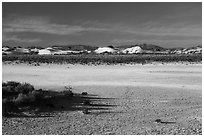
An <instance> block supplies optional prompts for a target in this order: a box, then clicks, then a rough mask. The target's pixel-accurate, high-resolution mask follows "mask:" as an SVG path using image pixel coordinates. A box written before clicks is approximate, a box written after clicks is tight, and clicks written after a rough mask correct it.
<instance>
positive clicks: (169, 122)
mask: <svg viewBox="0 0 204 137" xmlns="http://www.w3.org/2000/svg"><path fill="white" fill-rule="evenodd" d="M2 80H3V81H10V80H12V81H18V82H27V83H30V84H32V85H34V87H35V88H36V89H39V88H42V89H50V90H59V91H60V90H63V89H64V86H71V87H73V92H74V93H81V92H84V91H85V92H88V94H89V95H92V96H93V99H92V104H95V106H98V107H92V108H90V113H89V114H83V113H81V111H79V110H77V109H76V110H70V111H61V112H57V113H55V114H54V115H53V116H52V117H32V118H31V117H29V118H27V117H12V118H3V120H2V134H38V135H39V134H75V135H76V134H81V135H90V134H95V135H110V134H113V135H115V134H116V135H121V134H122V135H127V134H128V135H134V134H151V135H152V134H202V64H201V63H200V64H190V63H168V64H161V63H152V64H146V65H141V64H135V65H98V66H94V65H70V64H64V65H56V64H50V65H47V64H41V65H40V66H32V65H27V64H13V65H12V64H2ZM156 119H161V121H162V122H155V120H156Z"/></svg>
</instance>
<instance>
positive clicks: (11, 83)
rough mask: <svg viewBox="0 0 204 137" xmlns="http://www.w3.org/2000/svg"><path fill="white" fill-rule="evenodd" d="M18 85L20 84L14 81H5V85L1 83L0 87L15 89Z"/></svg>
mask: <svg viewBox="0 0 204 137" xmlns="http://www.w3.org/2000/svg"><path fill="white" fill-rule="evenodd" d="M20 84H21V83H19V82H15V81H7V82H6V83H3V84H2V86H10V87H13V88H16V87H17V86H18V85H20Z"/></svg>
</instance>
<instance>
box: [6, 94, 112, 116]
mask: <svg viewBox="0 0 204 137" xmlns="http://www.w3.org/2000/svg"><path fill="white" fill-rule="evenodd" d="M113 99H115V98H100V97H98V96H97V95H92V94H91V95H89V94H88V95H82V94H73V96H63V95H57V93H56V95H53V96H52V98H50V99H48V100H44V101H43V102H40V104H38V105H37V106H36V105H30V106H26V107H19V109H18V112H15V113H10V114H9V115H8V116H7V117H27V118H35V117H53V116H55V114H56V113H59V112H65V111H81V112H82V113H84V111H87V112H88V113H87V114H97V115H98V114H103V113H111V112H109V110H111V108H113V107H115V106H116V105H110V104H106V103H105V102H107V101H108V100H109V101H110V100H113ZM95 110H97V111H95Z"/></svg>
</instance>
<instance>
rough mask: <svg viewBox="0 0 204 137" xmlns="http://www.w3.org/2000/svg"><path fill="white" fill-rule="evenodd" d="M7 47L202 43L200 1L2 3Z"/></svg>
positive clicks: (165, 46) (3, 36) (4, 35)
mask: <svg viewBox="0 0 204 137" xmlns="http://www.w3.org/2000/svg"><path fill="white" fill-rule="evenodd" d="M2 43H3V45H7V46H26V47H27V46H41V47H47V46H52V45H71V44H85V45H92V46H108V45H113V46H120V45H130V44H131V45H132V44H143V43H147V44H155V45H159V46H162V47H164V48H173V47H184V48H185V47H186V48H187V47H192V46H197V45H200V44H202V3H201V2H181V3H179V2H164V3H161V2H152V3H151V2H144V3H141V2H131V3H130V2H113V3H110V2H108V3H107V2H95V3H91V2H76V3H73V2H63V3H62V2H52V3H51V2H24V3H23V2H16V3H15V2H3V3H2Z"/></svg>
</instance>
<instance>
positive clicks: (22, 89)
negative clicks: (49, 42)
mask: <svg viewBox="0 0 204 137" xmlns="http://www.w3.org/2000/svg"><path fill="white" fill-rule="evenodd" d="M15 90H16V91H17V92H19V93H23V94H28V93H29V92H32V91H33V90H34V87H33V86H32V85H31V84H29V83H24V84H20V85H18V86H17V87H16V88H15Z"/></svg>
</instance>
